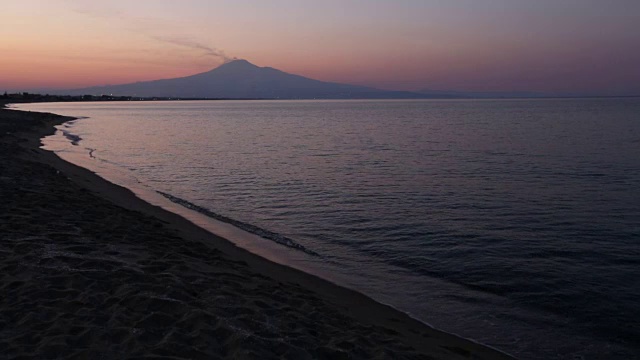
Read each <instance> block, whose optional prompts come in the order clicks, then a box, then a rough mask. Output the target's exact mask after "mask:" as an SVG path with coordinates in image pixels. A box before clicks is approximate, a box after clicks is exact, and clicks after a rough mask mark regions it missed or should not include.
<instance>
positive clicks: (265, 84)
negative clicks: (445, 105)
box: [64, 60, 429, 99]
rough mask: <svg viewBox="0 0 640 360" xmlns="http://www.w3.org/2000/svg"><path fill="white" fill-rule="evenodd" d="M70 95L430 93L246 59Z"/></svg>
mask: <svg viewBox="0 0 640 360" xmlns="http://www.w3.org/2000/svg"><path fill="white" fill-rule="evenodd" d="M64 93H66V94H69V95H113V96H140V97H175V98H212V99H213V98H225V99H419V98H427V97H429V96H428V95H425V94H420V93H416V92H408V91H388V90H380V89H375V88H371V87H366V86H356V85H348V84H340V83H332V82H325V81H320V80H314V79H310V78H306V77H303V76H299V75H294V74H289V73H286V72H283V71H280V70H277V69H274V68H271V67H259V66H256V65H254V64H252V63H250V62H248V61H246V60H233V61H230V62H228V63H225V64H223V65H220V66H219V67H217V68H215V69H213V70H210V71H207V72H204V73H200V74H196V75H191V76H186V77H181V78H174V79H163V80H153V81H143V82H136V83H130V84H122V85H107V86H96V87H89V88H83V89H75V90H66V91H64Z"/></svg>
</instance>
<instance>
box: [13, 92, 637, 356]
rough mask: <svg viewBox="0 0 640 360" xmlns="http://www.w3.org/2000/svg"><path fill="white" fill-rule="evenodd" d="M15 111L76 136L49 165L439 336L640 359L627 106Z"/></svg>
mask: <svg viewBox="0 0 640 360" xmlns="http://www.w3.org/2000/svg"><path fill="white" fill-rule="evenodd" d="M19 108H22V109H29V110H39V111H49V112H55V113H59V114H65V115H74V116H86V117H89V118H87V119H80V120H76V121H73V122H70V123H67V124H65V125H63V126H61V128H60V129H61V130H62V131H60V132H59V133H58V134H57V135H56V136H53V137H50V138H48V139H47V141H46V145H47V147H48V148H50V149H54V150H56V151H58V153H59V154H60V155H61V156H63V157H64V158H65V159H69V160H71V161H74V159H76V160H75V162H78V163H80V164H81V165H83V166H86V167H89V168H92V167H93V166H95V167H96V169H97V168H98V167H101V168H102V169H104V168H105V167H107V168H109V169H111V170H112V173H114V174H115V173H118V174H119V176H117V177H114V178H112V179H110V180H112V181H116V182H120V183H121V184H122V185H125V186H128V187H131V188H135V187H144V188H146V189H150V190H151V191H152V192H153V191H157V192H159V193H156V195H158V194H160V195H163V196H164V197H165V198H166V199H168V200H169V201H172V202H173V203H174V204H176V206H182V207H186V208H190V209H191V211H198V212H200V213H201V214H204V215H206V216H210V217H213V218H217V219H218V220H223V221H227V222H231V223H232V224H233V225H235V226H237V227H240V228H243V229H245V230H247V231H249V232H252V233H255V234H258V235H260V236H262V238H259V239H258V240H254V243H253V244H252V245H251V247H252V248H253V250H254V251H258V252H260V248H261V246H263V244H264V245H265V247H267V245H266V244H267V243H268V244H269V245H268V247H269V249H270V250H269V251H271V252H273V249H274V246H275V248H276V251H277V252H278V256H279V257H280V258H281V259H284V260H283V261H284V262H288V261H287V260H286V259H287V258H288V257H290V258H292V259H293V258H295V260H292V261H289V262H288V263H290V264H292V265H293V266H295V267H298V268H301V269H303V270H308V271H310V272H313V273H316V274H322V276H324V277H327V278H329V279H330V280H332V281H335V282H338V283H340V284H343V285H345V286H348V287H351V288H355V289H357V290H359V291H362V292H364V293H366V294H368V295H370V296H372V297H374V298H375V299H377V300H379V301H382V302H385V303H388V304H391V305H393V306H395V307H397V308H399V309H401V310H403V311H406V312H408V313H410V314H411V315H413V316H415V317H417V318H419V319H421V320H423V321H425V322H428V323H429V324H431V325H433V326H435V327H437V328H440V329H443V330H445V331H449V332H453V333H456V334H459V335H461V336H464V337H469V338H472V339H474V340H477V341H480V342H482V343H485V344H488V345H490V346H494V347H497V348H499V349H502V350H505V351H507V352H509V353H511V354H514V355H516V356H518V357H520V358H522V359H553V358H558V359H564V358H567V359H574V358H584V359H600V358H603V359H604V358H608V359H627V358H633V357H634V356H636V355H637V354H640V346H639V345H638V342H637V339H640V306H638V305H639V304H638V299H640V100H639V99H573V100H572V99H564V100H485V101H472V100H456V101H207V102H153V103H140V102H134V103H126V102H125V103H70V104H62V103H52V104H28V105H20V106H19ZM72 142H73V143H75V144H76V145H72ZM79 159H82V160H79ZM98 164H99V166H98ZM101 175H102V174H101ZM107 177H108V176H107ZM261 242H264V243H261ZM274 244H275V245H274ZM256 249H257V250H256Z"/></svg>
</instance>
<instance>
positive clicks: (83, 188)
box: [0, 109, 511, 359]
mask: <svg viewBox="0 0 640 360" xmlns="http://www.w3.org/2000/svg"><path fill="white" fill-rule="evenodd" d="M68 120H71V118H67V117H61V116H57V115H53V114H42V113H34V112H23V111H17V110H7V109H0V128H1V129H2V130H3V131H2V132H0V138H1V142H0V144H1V146H2V148H3V154H4V155H2V166H3V167H5V166H6V170H7V171H6V172H5V171H2V173H1V174H0V183H2V185H3V186H2V189H3V190H2V194H3V198H7V200H4V199H3V202H4V204H3V205H2V206H3V207H2V209H3V216H2V220H0V228H1V229H2V230H3V237H5V238H6V239H3V242H5V243H6V244H1V245H0V251H2V252H5V253H7V254H9V255H8V256H7V258H8V259H5V260H3V261H2V262H3V263H2V265H1V266H2V269H3V272H4V275H3V277H2V279H3V280H2V283H0V288H2V289H3V291H4V292H6V293H8V294H9V296H8V297H7V299H5V300H0V311H2V313H3V314H5V313H6V314H13V315H12V317H10V318H9V319H12V320H15V321H11V322H8V323H7V324H4V325H5V326H4V328H8V329H9V330H7V331H4V332H2V334H3V336H1V337H0V343H2V344H3V345H2V346H0V348H7V351H6V352H5V353H8V354H10V355H9V356H10V357H11V356H19V355H24V353H21V351H22V352H24V351H27V349H29V352H31V354H32V355H36V356H39V355H44V354H50V352H51V351H58V354H60V355H69V356H70V355H72V353H71V350H72V349H73V351H74V352H76V353H75V356H78V355H80V356H85V355H90V354H98V353H101V354H104V353H105V351H107V350H108V351H111V353H110V354H111V355H109V354H107V355H106V356H107V357H109V356H111V357H120V356H121V355H123V354H126V355H149V354H154V355H174V356H176V357H180V356H183V357H185V358H210V357H212V356H218V357H231V358H238V357H241V358H273V357H280V356H282V357H285V358H286V357H289V358H349V357H354V358H430V357H431V358H435V359H469V358H473V359H511V357H510V356H508V355H505V354H503V353H500V352H498V351H496V350H493V349H491V348H488V347H485V346H483V345H480V344H477V343H474V342H472V341H469V340H465V339H461V338H459V337H456V336H454V335H451V334H447V333H444V332H441V331H438V330H435V329H433V328H430V327H428V326H427V325H425V324H423V323H421V322H419V321H417V320H415V319H412V318H411V317H409V316H408V315H406V314H404V313H402V312H400V311H398V310H395V309H393V308H391V307H389V306H386V305H383V304H380V303H377V302H375V301H374V300H372V299H370V298H368V297H366V296H365V295H362V294H360V293H357V292H355V291H352V290H349V289H346V288H342V287H340V286H338V285H335V284H332V283H330V282H328V281H326V280H323V279H320V278H318V277H315V276H313V275H310V274H307V273H304V272H301V271H299V270H294V269H292V268H289V267H286V266H284V265H279V264H276V263H273V262H270V261H268V260H266V259H264V258H261V257H259V256H257V255H254V254H252V253H250V252H248V251H246V250H243V249H241V248H239V247H237V246H235V245H233V244H232V243H231V242H229V241H227V240H225V239H223V238H221V237H218V236H216V235H213V234H211V233H210V232H208V231H206V230H204V229H202V228H200V227H198V226H196V225H194V224H193V223H191V222H189V221H188V220H185V219H184V218H182V217H181V216H179V215H177V214H174V213H171V212H169V211H166V210H163V209H161V208H159V207H156V206H153V205H151V204H149V203H146V202H144V201H142V200H141V199H139V198H138V197H136V196H135V195H134V194H133V193H132V192H131V191H129V190H128V189H125V188H122V187H120V186H117V185H114V184H112V183H109V182H108V181H106V180H104V179H102V178H100V177H99V176H97V175H96V174H94V173H92V172H90V171H89V170H87V169H84V168H81V167H78V166H76V165H74V164H71V163H68V162H65V161H63V160H62V159H60V158H59V157H58V156H57V155H55V154H54V153H52V152H49V151H45V150H42V149H40V139H41V138H42V137H44V136H45V135H49V134H51V133H53V132H54V131H55V129H54V128H53V126H54V125H57V124H61V123H62V122H65V121H68ZM7 132H9V133H10V134H7ZM5 174H6V175H5ZM5 192H6V193H5ZM31 224H36V226H33V225H31ZM63 228H68V230H64V231H63V230H62V229H63ZM133 235H135V239H131V237H133ZM25 243H27V244H28V245H25ZM102 250H106V252H105V251H102ZM105 253H106V254H107V255H108V256H106V257H105ZM43 269H46V271H43ZM31 280H35V281H31ZM87 285H88V286H87ZM167 289H168V290H167ZM97 290H100V292H98V295H95V294H96V291H97ZM92 294H93V295H92ZM100 294H102V295H100ZM150 294H152V295H150ZM25 302H26V305H24V304H25ZM87 312H88V313H92V312H93V313H98V314H101V315H100V316H99V317H98V318H91V317H87V316H86V314H85V313H87ZM25 314H26V315H25ZM20 316H24V317H27V319H25V318H24V317H22V318H19V317H20ZM33 319H36V321H33ZM28 320H31V321H28ZM96 323H98V324H97V325H99V326H96ZM11 324H16V325H15V326H12V325H11ZM43 325H44V326H43ZM78 327H79V328H78ZM43 328H44V330H43ZM76 328H78V329H76ZM72 329H76V330H73V331H72ZM135 329H137V330H135ZM74 332H78V333H77V334H74ZM35 333H40V334H41V335H42V336H36V335H34V334H35ZM87 333H89V334H87ZM76 338H81V339H83V340H81V342H82V344H81V345H78V344H76V343H75V342H76ZM109 339H121V340H120V341H115V342H114V343H110V341H114V340H109ZM192 344H196V345H197V344H201V345H202V346H200V347H197V348H196V347H194V346H193V345H192ZM63 345H66V346H67V348H68V349H69V353H65V352H64V348H63V347H62V346H63ZM114 349H115V350H114ZM79 351H80V352H82V353H80V354H78V353H77V352H79ZM34 352H35V353H34Z"/></svg>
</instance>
